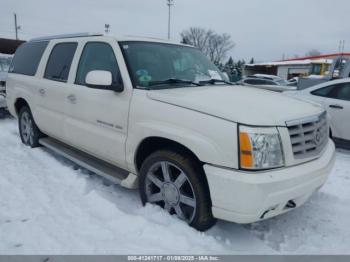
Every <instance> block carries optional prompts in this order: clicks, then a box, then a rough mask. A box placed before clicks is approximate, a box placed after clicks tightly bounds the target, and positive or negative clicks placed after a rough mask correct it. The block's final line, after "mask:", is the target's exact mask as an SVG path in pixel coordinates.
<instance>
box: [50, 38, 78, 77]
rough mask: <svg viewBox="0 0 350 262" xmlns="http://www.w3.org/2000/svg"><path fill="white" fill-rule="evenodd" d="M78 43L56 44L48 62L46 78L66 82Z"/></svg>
mask: <svg viewBox="0 0 350 262" xmlns="http://www.w3.org/2000/svg"><path fill="white" fill-rule="evenodd" d="M76 49H77V43H61V44H56V45H55V46H54V48H53V49H52V51H51V54H50V57H49V60H48V61H47V65H46V70H45V74H44V78H47V79H50V80H55V81H61V82H66V81H67V80H68V75H69V70H70V66H71V64H72V61H73V57H74V54H75V50H76Z"/></svg>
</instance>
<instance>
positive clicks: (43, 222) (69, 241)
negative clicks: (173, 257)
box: [0, 118, 350, 254]
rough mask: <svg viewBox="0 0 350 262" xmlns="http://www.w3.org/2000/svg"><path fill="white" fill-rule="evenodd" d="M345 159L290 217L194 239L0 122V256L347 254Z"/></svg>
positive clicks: (224, 225)
mask: <svg viewBox="0 0 350 262" xmlns="http://www.w3.org/2000/svg"><path fill="white" fill-rule="evenodd" d="M349 170H350V153H349V152H348V151H342V152H341V151H339V152H338V153H337V161H336V166H335V168H334V171H333V173H332V176H331V177H330V179H329V181H328V182H327V184H326V185H325V186H324V187H323V188H322V189H321V190H320V192H318V193H316V194H315V195H314V196H313V197H312V199H311V200H310V201H309V202H307V203H306V204H305V206H303V207H300V208H298V209H296V210H294V211H292V212H289V213H287V214H285V215H282V216H279V217H276V218H273V219H270V220H267V221H263V222H259V223H254V224H252V225H245V226H242V225H237V224H234V223H229V222H224V221H219V222H218V223H217V225H216V226H214V227H213V228H212V229H211V230H209V231H208V232H206V233H199V232H197V231H195V230H194V229H192V228H190V227H188V226H187V225H186V224H185V223H183V222H181V221H179V220H177V219H176V218H174V217H171V216H170V215H168V214H167V213H166V212H164V211H163V210H161V209H160V208H158V207H155V206H151V205H148V206H146V207H142V205H141V203H140V201H139V196H138V193H137V191H133V190H127V189H124V188H121V187H119V186H113V185H109V184H108V183H107V181H104V180H103V179H102V178H99V177H97V176H95V175H93V174H91V173H89V172H88V171H86V170H84V169H81V168H79V167H78V166H76V165H74V164H73V163H71V162H70V161H67V160H65V159H63V158H61V157H59V156H57V155H54V154H52V153H50V152H49V151H47V150H46V149H43V148H37V149H30V148H28V147H25V146H24V145H22V144H21V143H20V139H19V137H18V131H17V124H16V121H15V120H14V119H10V118H6V119H0V254H136V253H137V254H161V253H163V254H169V253H171V254H193V253H196V254H209V253H210V254H276V253H283V254H286V253H303V254H305V253H307V254H313V253H325V254H326V253H327V254H329V253H334V254H335V253H338V254H339V253H341V254H350V250H349V246H350V237H349V236H350V227H349V217H350V205H349V203H350V190H349V189H350V173H349V172H350V171H349Z"/></svg>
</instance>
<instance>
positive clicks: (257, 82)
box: [244, 79, 265, 85]
mask: <svg viewBox="0 0 350 262" xmlns="http://www.w3.org/2000/svg"><path fill="white" fill-rule="evenodd" d="M244 82H245V83H247V84H249V85H264V84H265V82H264V80H260V79H247V80H244Z"/></svg>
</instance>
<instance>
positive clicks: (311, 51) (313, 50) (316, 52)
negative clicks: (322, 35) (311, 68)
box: [305, 49, 322, 56]
mask: <svg viewBox="0 0 350 262" xmlns="http://www.w3.org/2000/svg"><path fill="white" fill-rule="evenodd" d="M321 54H322V53H321V52H320V51H318V50H317V49H311V50H310V51H309V52H307V53H306V54H305V55H306V56H319V55H321Z"/></svg>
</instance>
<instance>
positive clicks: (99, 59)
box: [75, 42, 122, 86]
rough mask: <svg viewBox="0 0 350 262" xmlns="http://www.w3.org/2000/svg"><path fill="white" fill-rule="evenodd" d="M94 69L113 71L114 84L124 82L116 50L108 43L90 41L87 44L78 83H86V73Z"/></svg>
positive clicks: (80, 66)
mask: <svg viewBox="0 0 350 262" xmlns="http://www.w3.org/2000/svg"><path fill="white" fill-rule="evenodd" d="M94 70H103V71H108V72H111V74H112V86H117V85H120V84H121V83H122V80H121V76H120V71H119V67H118V64H117V59H116V58H115V55H114V51H113V49H112V47H111V46H110V45H109V44H107V43H103V42H89V43H87V44H86V45H85V47H84V50H83V53H82V55H81V57H80V61H79V66H78V71H77V75H76V79H75V83H76V84H77V85H86V83H85V79H86V75H87V74H88V73H89V72H90V71H94Z"/></svg>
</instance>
